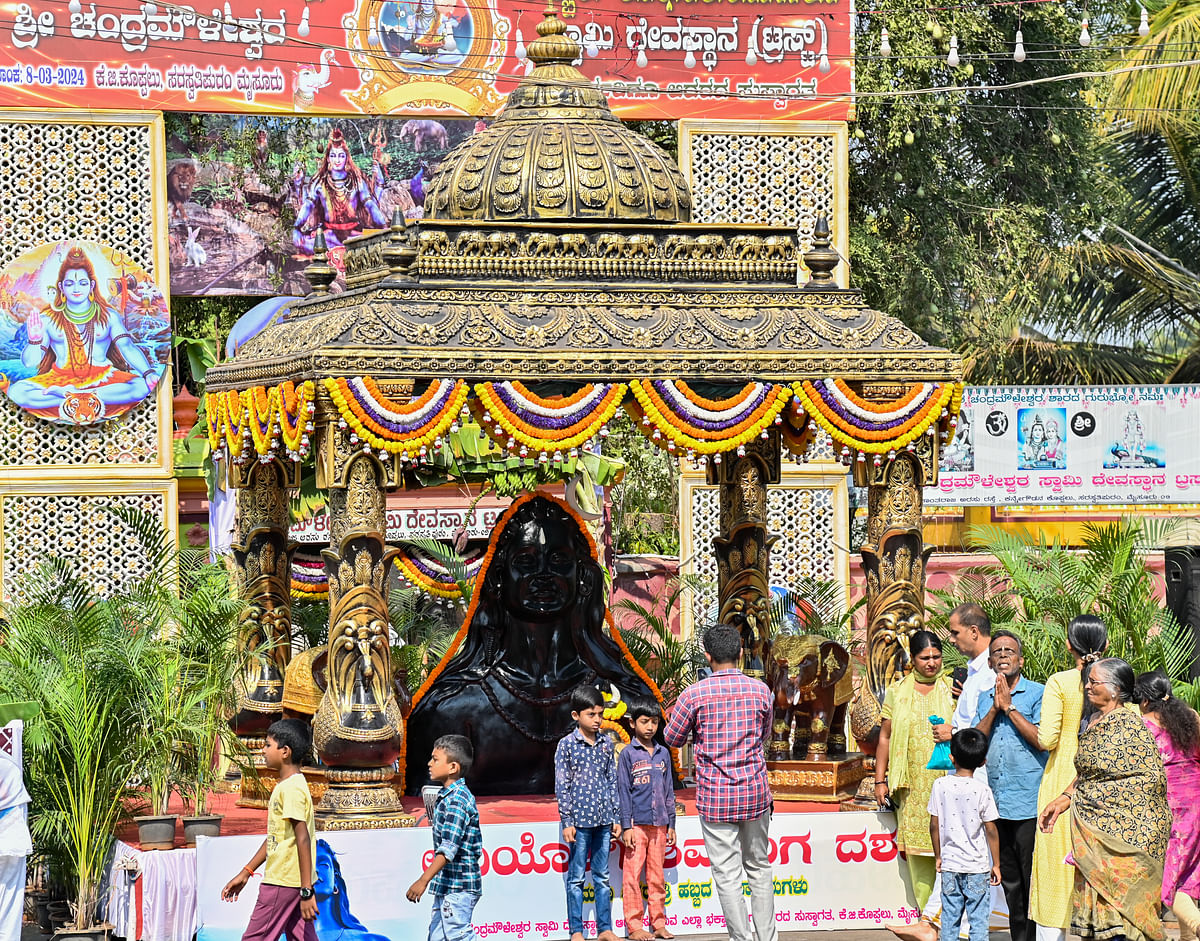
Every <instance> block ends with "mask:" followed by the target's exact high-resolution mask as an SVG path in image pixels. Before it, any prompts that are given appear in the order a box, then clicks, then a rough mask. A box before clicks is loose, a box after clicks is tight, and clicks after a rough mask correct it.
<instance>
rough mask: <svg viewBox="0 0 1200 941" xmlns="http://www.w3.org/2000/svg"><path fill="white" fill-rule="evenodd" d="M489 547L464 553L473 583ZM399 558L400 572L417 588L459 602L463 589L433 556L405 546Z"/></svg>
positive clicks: (397, 568)
mask: <svg viewBox="0 0 1200 941" xmlns="http://www.w3.org/2000/svg"><path fill="white" fill-rule="evenodd" d="M485 551H486V546H480V547H479V548H477V549H475V550H471V549H469V548H468V550H467V551H466V552H465V553H464V554H463V564H464V565H465V566H466V569H467V578H468V580H469V581H475V579H476V578H478V576H479V570H480V569H481V568H482V567H483V560H484V555H485ZM399 553H400V554H399V555H397V556H396V570H397V571H398V572H399V573H400V575H401V576H402V577H403V578H404V580H405V581H407V582H408V583H409V584H410V585H412V586H413V587H414V588H420V589H421V590H423V591H427V592H429V594H431V595H433V596H434V597H437V598H446V599H449V600H450V601H458V600H459V599H460V598H462V590H461V589H460V588H459V587H458V582H456V581H455V580H454V576H453V575H451V574H450V571H449V570H448V569H447V568H446V567H445V566H444V565H442V563H440V562H439V561H438V560H437V559H435V558H434V557H433V556H431V555H430V554H429V553H427V552H424V551H423V550H421V549H420V548H418V547H417V546H413V545H403V546H400V547H399Z"/></svg>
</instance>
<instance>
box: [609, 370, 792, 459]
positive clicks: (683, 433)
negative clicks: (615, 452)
mask: <svg viewBox="0 0 1200 941" xmlns="http://www.w3.org/2000/svg"><path fill="white" fill-rule="evenodd" d="M629 389H630V391H631V392H632V393H633V400H631V401H626V403H625V409H626V411H628V412H629V414H630V416H631V417H632V418H633V419H634V421H635V422H637V425H638V427H639V428H640V429H641V431H642V433H643V434H645V435H646V436H647V437H648V438H650V440H651V441H653V442H654V443H655V444H657V445H658V446H659V447H661V448H665V449H666V450H676V449H677V448H678V449H682V450H684V451H689V452H693V453H696V454H719V453H722V452H725V451H732V450H734V449H736V448H739V447H743V446H744V445H746V444H748V443H749V442H751V441H753V440H754V439H755V438H758V437H760V436H761V435H762V434H763V433H764V432H766V431H767V429H769V428H771V427H772V426H774V425H775V424H777V423H778V422H779V421H780V420H781V419H780V418H779V415H780V412H782V411H783V409H784V408H785V407H786V406H787V404H788V403H789V402H790V401H791V394H790V393H791V389H790V388H789V387H788V386H783V385H765V384H763V383H757V382H751V383H747V384H746V386H745V387H744V388H743V389H742V391H741V392H739V393H738V394H736V395H733V396H730V397H729V398H727V399H722V400H719V401H714V400H712V399H706V398H703V397H701V396H698V395H696V393H694V392H692V390H691V389H690V388H688V386H687V384H686V383H682V382H671V381H669V380H662V379H660V380H645V379H641V380H634V381H633V382H631V383H630V384H629ZM664 439H665V440H664Z"/></svg>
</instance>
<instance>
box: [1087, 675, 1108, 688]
mask: <svg viewBox="0 0 1200 941" xmlns="http://www.w3.org/2000/svg"><path fill="white" fill-rule="evenodd" d="M1089 686H1107V687H1109V688H1110V689H1111V688H1112V683H1109V682H1108V681H1107V680H1093V679H1092V678H1091V677H1088V678H1087V679H1086V680H1085V681H1084V684H1083V688H1084V689H1087V688H1088V687H1089Z"/></svg>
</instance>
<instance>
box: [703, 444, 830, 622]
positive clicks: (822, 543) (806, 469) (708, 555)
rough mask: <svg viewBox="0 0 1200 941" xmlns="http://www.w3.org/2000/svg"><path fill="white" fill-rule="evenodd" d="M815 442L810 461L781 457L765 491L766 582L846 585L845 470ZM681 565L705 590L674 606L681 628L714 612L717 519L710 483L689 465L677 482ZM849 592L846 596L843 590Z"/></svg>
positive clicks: (775, 584)
mask: <svg viewBox="0 0 1200 941" xmlns="http://www.w3.org/2000/svg"><path fill="white" fill-rule="evenodd" d="M823 444H828V441H826V442H824V443H821V442H816V443H814V446H813V447H810V449H809V452H808V457H809V459H810V461H812V463H809V464H793V463H791V462H785V464H784V466H783V478H782V482H781V483H780V484H778V485H772V486H770V487H768V488H767V518H768V529H769V532H770V533H771V535H773V536H777V537H779V541H778V542H776V543H775V546H774V548H773V549H772V550H771V586H772V587H781V588H792V587H794V586H795V585H796V582H797V579H798V578H800V577H801V576H809V577H812V578H819V579H827V580H832V581H839V582H841V583H842V584H843V585H846V586H847V592H848V590H849V577H850V569H849V553H848V551H847V546H848V545H849V530H850V517H849V509H848V505H847V494H846V474H845V470H844V468H842V466H841V465H840V464H837V463H835V462H831V461H829V460H827V459H826V458H832V452H831V451H828V449H827V448H826V447H823ZM680 499H681V503H682V506H681V520H680V522H681V526H680V529H681V532H680V560H681V562H680V570H681V571H682V572H685V573H690V574H693V575H697V576H699V577H700V578H701V579H703V580H704V582H705V583H706V584H707V585H709V586H710V587H709V588H708V589H706V590H704V591H701V592H697V593H696V594H695V596H694V597H693V598H692V604H691V605H686V604H685V605H684V606H683V609H682V611H681V615H682V619H683V626H684V630H685V633H686V632H687V631H689V630H690V629H691V627H692V625H697V626H703V625H705V624H707V623H709V621H711V619H712V618H714V617H715V616H716V608H717V605H716V597H717V595H716V585H717V562H716V557H715V556H714V554H713V551H712V544H713V538H714V537H715V536H716V535H717V529H718V526H719V524H720V512H719V498H718V493H717V488H716V487H714V486H709V485H708V484H706V483H705V482H704V475H703V471H700V472H699V473H696V472H693V471H691V470H690V469H688V470H687V471H686V472H685V473H684V476H683V481H682V486H681V487H680ZM847 597H848V595H847Z"/></svg>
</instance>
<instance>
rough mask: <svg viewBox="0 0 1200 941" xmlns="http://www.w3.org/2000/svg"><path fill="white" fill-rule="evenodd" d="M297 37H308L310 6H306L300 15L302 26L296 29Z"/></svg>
mask: <svg viewBox="0 0 1200 941" xmlns="http://www.w3.org/2000/svg"><path fill="white" fill-rule="evenodd" d="M296 35H298V36H299V37H300V38H301V39H304V38H305V37H306V36H308V4H305V5H304V12H303V13H301V14H300V25H299V26H297V27H296Z"/></svg>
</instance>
